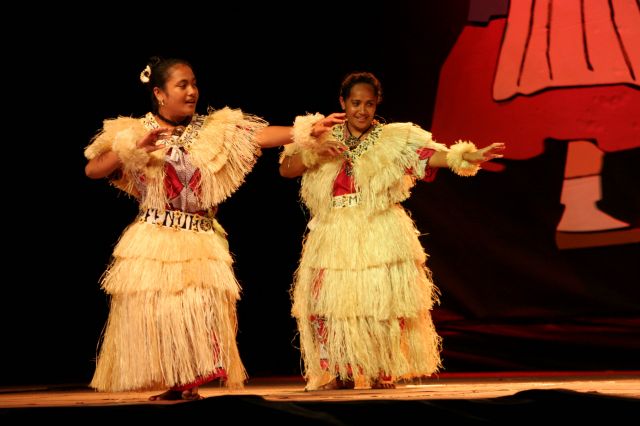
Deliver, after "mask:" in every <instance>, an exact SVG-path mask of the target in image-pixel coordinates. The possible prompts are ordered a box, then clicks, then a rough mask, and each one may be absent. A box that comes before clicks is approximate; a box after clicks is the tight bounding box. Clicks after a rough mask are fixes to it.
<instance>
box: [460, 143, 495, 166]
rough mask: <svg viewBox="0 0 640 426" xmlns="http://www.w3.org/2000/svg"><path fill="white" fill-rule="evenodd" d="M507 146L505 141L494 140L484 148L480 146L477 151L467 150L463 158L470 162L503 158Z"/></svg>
mask: <svg viewBox="0 0 640 426" xmlns="http://www.w3.org/2000/svg"><path fill="white" fill-rule="evenodd" d="M505 148H506V146H505V144H504V143H503V142H494V143H492V144H491V145H487V146H485V147H484V148H480V149H478V150H477V151H473V152H465V153H464V154H463V155H462V158H463V159H464V160H466V161H468V162H469V163H473V164H479V163H484V162H485V161H489V160H493V159H494V158H502V157H503V156H504V155H503V154H502V152H503V151H504V150H505Z"/></svg>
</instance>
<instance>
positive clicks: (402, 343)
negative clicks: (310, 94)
mask: <svg viewBox="0 0 640 426" xmlns="http://www.w3.org/2000/svg"><path fill="white" fill-rule="evenodd" d="M307 117H309V118H310V119H312V120H315V119H317V118H316V117H313V116H307ZM296 127H299V128H300V129H301V130H300V131H297V132H296V130H294V136H296V135H298V137H297V138H295V142H294V143H293V144H291V145H288V146H286V148H285V150H284V151H283V154H282V156H281V162H285V161H288V160H287V157H288V156H290V155H293V154H295V153H300V154H301V157H302V160H303V162H304V163H305V165H306V166H307V170H306V172H305V173H304V175H303V177H302V186H301V197H302V200H303V201H304V203H305V204H306V206H307V207H308V209H309V211H310V213H311V216H312V219H311V221H310V222H309V225H308V233H307V235H306V237H305V241H304V248H303V252H302V257H301V259H300V264H299V267H298V269H297V271H296V275H295V280H294V284H293V287H292V290H291V295H292V299H293V309H292V313H293V316H294V317H295V318H296V320H297V323H298V329H299V333H300V345H301V352H302V357H303V360H304V368H305V372H304V374H305V378H306V380H307V389H310V390H313V389H317V388H318V387H320V386H322V385H323V384H325V383H326V382H327V380H328V379H330V378H333V377H338V378H340V379H341V380H343V381H350V380H352V381H356V384H357V386H359V387H360V386H363V387H366V386H371V385H372V383H374V382H375V381H377V380H380V379H381V378H386V379H387V380H388V379H389V378H390V377H391V378H392V380H402V379H411V378H419V377H425V376H429V375H431V374H433V373H434V372H436V371H437V370H438V369H439V368H440V366H441V363H440V349H441V339H440V337H439V336H438V335H437V333H436V330H435V328H434V325H433V322H432V319H431V314H430V310H431V309H432V306H433V304H434V303H435V302H436V301H437V289H436V287H435V286H434V284H433V282H432V280H431V273H430V271H429V269H428V268H427V267H426V259H427V256H426V254H425V252H424V250H423V248H422V246H421V244H420V241H419V239H418V234H419V233H418V231H417V229H416V227H415V224H414V223H413V221H412V220H411V218H410V217H409V216H408V214H407V213H406V211H405V210H404V209H403V207H402V206H401V205H400V204H399V203H400V202H401V201H403V200H405V199H406V198H407V197H408V196H409V195H410V189H411V187H412V186H413V185H414V184H415V182H416V180H419V179H420V180H427V181H429V180H432V179H433V178H434V177H435V171H436V170H437V169H435V168H430V167H429V166H428V161H429V158H430V156H431V155H432V154H433V153H434V152H436V151H447V152H449V149H448V148H447V147H446V146H445V145H442V144H439V143H436V142H434V141H433V140H432V138H431V134H430V133H429V132H427V131H425V130H422V129H421V128H419V127H418V126H415V125H413V124H411V123H396V124H387V125H382V124H378V123H376V124H374V126H373V127H372V129H371V131H370V132H369V133H368V134H367V136H366V138H365V139H363V140H362V141H361V142H360V143H359V144H358V145H357V146H356V147H354V148H352V149H350V150H348V151H346V152H345V153H344V154H343V156H341V157H338V158H336V159H334V160H329V161H325V162H320V161H319V159H318V156H317V155H316V154H315V153H314V152H313V151H314V145H316V146H317V144H319V143H322V141H314V140H312V138H310V137H309V136H308V135H309V133H308V131H306V130H302V129H304V128H305V126H304V123H299V122H296ZM330 137H331V138H333V139H335V140H338V141H340V142H343V143H344V142H345V131H344V124H340V125H336V126H334V128H333V130H332V132H330ZM358 383H360V384H358Z"/></svg>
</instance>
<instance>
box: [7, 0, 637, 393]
mask: <svg viewBox="0 0 640 426" xmlns="http://www.w3.org/2000/svg"><path fill="white" fill-rule="evenodd" d="M157 8H158V6H151V5H148V7H147V8H146V10H136V11H133V10H131V9H130V8H128V7H127V8H125V7H120V6H116V5H110V6H109V7H108V9H107V8H105V10H103V11H100V12H96V11H93V12H88V11H85V10H74V11H65V10H64V9H60V7H56V8H55V9H53V8H52V9H50V10H48V9H40V10H39V11H38V15H37V16H34V17H33V18H32V19H30V20H29V22H28V23H25V25H24V26H23V27H22V30H21V31H20V32H19V33H16V34H13V35H7V37H9V38H8V40H12V38H11V37H13V39H14V40H16V41H18V40H19V41H20V43H8V46H7V52H8V53H9V54H8V55H7V56H8V57H9V58H15V59H14V60H12V61H8V62H7V63H6V64H5V73H7V74H8V76H7V77H6V78H5V89H6V91H5V93H6V94H7V97H10V99H14V100H17V103H13V105H16V104H17V107H16V108H17V109H19V111H13V112H12V113H11V116H12V117H14V118H15V120H16V123H17V124H13V125H12V126H10V128H11V130H10V131H9V132H7V133H9V135H8V136H9V137H7V138H6V139H7V141H9V140H11V141H14V142H13V143H12V144H11V145H9V144H7V145H5V152H4V160H5V161H4V164H5V166H6V167H5V178H6V180H5V191H6V192H5V193H6V198H5V200H7V203H6V204H5V205H6V207H7V210H6V211H5V216H6V221H5V232H4V235H5V239H4V241H5V251H4V253H5V255H4V257H5V260H4V270H5V274H4V279H3V285H4V287H5V290H6V291H5V292H4V295H3V296H2V317H1V318H0V319H1V320H2V323H1V325H0V333H1V334H0V337H1V341H2V358H1V359H0V361H2V363H1V364H0V365H1V367H0V369H1V370H0V371H1V376H0V384H4V385H9V384H11V385H16V384H29V383H71V382H72V383H88V381H89V380H90V378H91V375H92V374H93V369H94V366H95V364H94V358H95V356H96V353H97V343H98V340H99V337H100V333H101V331H102V327H103V326H104V323H105V321H106V318H107V314H108V299H107V297H106V295H105V294H104V293H103V292H102V291H101V290H100V288H99V279H100V276H101V274H102V272H103V271H104V270H105V268H106V266H107V264H108V262H109V259H110V254H111V250H112V249H113V246H114V245H115V243H116V242H117V239H118V236H119V235H120V233H121V232H122V230H124V228H125V227H126V226H127V224H128V223H129V222H130V221H131V220H132V219H133V217H134V216H135V214H136V210H137V205H136V203H135V202H134V200H132V199H129V198H127V197H126V196H124V195H123V194H121V193H119V192H118V191H117V190H116V189H114V188H112V187H110V186H109V185H108V183H107V182H106V181H105V180H97V181H92V180H90V179H88V178H86V177H85V175H84V165H85V161H86V160H85V159H84V156H83V149H84V147H85V146H86V145H87V144H88V143H89V141H90V139H91V137H92V136H93V135H94V134H95V133H96V132H97V131H98V130H99V129H100V128H101V126H102V120H103V119H105V118H112V117H115V116H118V115H132V116H140V115H143V114H144V113H146V112H147V111H148V109H149V99H148V98H147V94H146V92H145V91H144V88H143V86H142V84H141V83H140V82H139V79H138V76H139V73H140V71H141V70H142V69H143V68H144V66H145V65H146V61H147V58H148V57H149V56H151V55H162V56H177V57H181V58H186V59H188V60H189V61H191V63H192V65H193V66H194V68H195V71H196V75H197V77H198V79H199V86H200V91H201V93H200V103H199V110H200V112H205V110H206V107H207V106H211V107H214V108H221V107H224V106H230V107H234V108H242V109H243V110H244V111H246V112H250V113H252V114H256V115H259V116H262V117H264V118H265V119H266V120H268V121H269V122H270V123H271V124H275V125H290V124H291V123H292V121H293V119H294V117H295V116H296V115H299V114H304V113H306V112H316V111H319V112H322V113H325V114H328V113H330V112H333V111H337V110H338V109H339V103H338V87H339V84H340V81H341V79H342V77H343V76H344V75H345V74H346V73H348V72H350V71H353V70H368V71H372V72H374V73H375V74H376V75H377V76H378V77H379V78H380V79H381V81H382V83H383V87H384V102H383V104H382V105H381V106H380V108H379V110H378V114H379V115H381V116H382V117H384V118H385V119H386V120H387V121H388V122H393V121H412V122H415V123H417V124H419V125H421V126H423V127H424V128H427V129H429V128H430V125H431V117H432V113H433V107H434V103H435V97H436V89H437V83H438V73H439V69H440V66H441V65H442V63H443V61H444V60H445V59H446V56H447V53H448V51H449V49H450V48H451V47H452V45H453V44H454V43H455V40H456V37H457V35H458V34H459V32H460V31H461V29H462V26H463V25H464V24H465V22H466V19H467V11H468V2H466V1H462V0H456V1H447V2H407V3H406V4H405V3H403V2H384V3H383V4H379V3H376V2H364V3H358V4H357V5H349V4H340V3H338V4H332V3H331V2H329V3H317V4H314V5H313V7H312V6H310V5H309V6H296V7H293V6H287V7H285V6H277V5H273V4H269V5H267V4H266V3H265V4H263V5H261V6H254V5H251V6H250V5H248V4H238V5H237V6H230V5H226V6H224V7H220V6H215V5H213V4H209V5H208V6H207V7H203V6H199V5H192V4H190V3H189V4H180V5H176V6H175V8H172V9H166V8H163V9H162V10H158V9H157ZM92 10H95V9H92ZM70 13H72V14H75V16H78V15H77V14H78V13H79V14H80V16H82V18H77V17H74V18H71V17H70V16H71V14H70ZM27 36H29V37H32V38H31V39H30V40H34V41H31V42H29V43H28V44H27V43H26V42H24V40H26V39H28V37H27ZM14 49H15V52H14ZM14 53H15V54H14ZM8 128H9V126H7V127H6V128H5V129H8ZM7 133H5V135H7ZM435 137H436V139H437V135H435ZM507 142H508V141H507ZM278 152H279V151H278V150H277V149H271V150H265V151H264V152H263V156H262V157H261V158H260V160H259V161H258V164H257V166H256V167H255V169H254V170H253V171H252V172H251V173H250V174H249V175H248V177H247V180H246V183H245V184H244V185H243V186H242V187H241V188H240V189H239V190H238V191H237V192H236V193H235V194H234V195H233V196H232V197H231V198H230V199H229V200H227V201H226V202H225V203H224V204H222V206H221V208H220V210H219V216H218V219H219V221H220V223H221V224H222V225H223V227H225V229H226V230H227V232H228V233H229V243H230V248H231V251H232V253H233V255H234V258H235V260H236V263H235V270H236V273H237V277H238V279H239V281H240V283H241V284H242V286H243V294H242V299H241V301H240V302H239V304H238V315H239V333H238V342H239V347H240V353H241V356H242V358H243V360H244V362H245V365H246V367H247V370H248V373H249V375H250V376H254V377H255V376H265V375H296V374H300V361H299V352H298V350H297V342H296V334H295V323H294V321H293V319H292V318H291V316H290V299H289V294H288V291H289V286H290V284H291V280H292V275H293V272H294V270H295V268H296V263H297V261H298V257H299V253H300V248H301V241H302V236H303V233H304V229H305V225H306V221H307V219H308V217H307V213H306V211H305V210H304V209H303V207H302V206H301V204H300V203H299V200H298V189H299V182H298V181H297V180H287V179H284V178H281V177H280V176H279V174H278V170H277V168H278V164H277V157H278ZM565 155H566V146H564V145H562V144H553V145H550V146H549V147H548V149H547V150H546V151H545V154H544V155H542V156H540V157H538V158H535V159H533V160H528V161H510V160H501V162H502V163H503V164H505V165H506V166H507V167H506V170H505V172H503V173H491V172H486V173H481V174H480V175H478V176H477V177H475V178H473V179H461V178H459V177H456V176H454V175H453V174H451V173H450V172H448V171H446V170H443V171H440V172H439V176H438V178H437V179H436V181H435V182H434V183H432V184H421V185H419V186H418V187H416V189H415V190H414V193H413V197H412V198H411V199H410V200H409V201H407V202H406V203H405V205H406V207H407V208H408V209H409V210H410V211H411V212H412V214H413V218H414V219H415V221H416V223H417V225H418V228H419V229H420V230H421V232H423V233H424V234H423V235H422V237H421V240H422V242H423V244H424V246H425V249H426V250H427V252H428V253H429V254H430V256H431V257H430V258H429V263H428V265H429V266H430V268H431V269H432V270H433V274H434V279H435V282H436V284H437V285H438V287H439V288H440V290H441V291H442V297H441V302H442V303H441V305H439V306H438V307H437V308H436V309H435V310H434V319H435V321H436V327H437V328H438V330H439V331H440V333H441V334H442V336H443V337H444V353H443V356H444V367H445V371H480V370H554V369H562V370H576V369H582V370H593V369H600V370H601V369H605V370H612V369H613V370H615V369H638V367H639V366H638V359H640V357H639V355H640V343H639V341H640V339H638V338H639V337H640V333H638V329H639V326H638V324H639V322H638V318H640V290H638V278H637V273H636V272H633V271H634V270H635V268H636V266H637V264H638V260H640V255H639V253H640V251H639V250H638V247H637V245H627V246H618V247H608V248H594V249H580V250H570V251H564V252H561V251H559V250H558V249H557V248H556V246H555V242H554V230H555V225H556V224H557V222H558V220H559V218H560V215H561V213H562V206H561V205H560V204H559V201H558V200H559V193H560V185H561V182H562V173H563V165H564V156H565ZM540 170H545V173H540ZM630 182H632V181H630ZM636 184H637V182H636ZM525 189H526V190H525ZM354 255H356V254H354Z"/></svg>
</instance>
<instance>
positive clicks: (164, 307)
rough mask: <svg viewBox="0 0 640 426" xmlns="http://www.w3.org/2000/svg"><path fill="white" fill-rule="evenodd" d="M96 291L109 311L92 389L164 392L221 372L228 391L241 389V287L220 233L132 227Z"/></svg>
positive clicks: (124, 234)
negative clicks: (107, 297) (238, 340)
mask: <svg viewBox="0 0 640 426" xmlns="http://www.w3.org/2000/svg"><path fill="white" fill-rule="evenodd" d="M102 288H103V289H104V290H105V292H107V293H108V294H109V295H110V296H111V308H110V312H109V319H108V321H107V325H106V327H105V331H104V334H103V336H102V342H101V347H100V354H99V356H98V359H97V367H96V371H95V374H94V377H93V380H92V381H91V384H90V386H91V387H93V388H96V389H97V390H100V391H111V392H118V391H134V390H155V389H165V388H169V387H173V386H180V385H184V384H188V383H191V382H195V381H196V380H198V379H200V378H202V377H206V376H209V375H211V374H213V373H215V372H217V371H219V370H220V369H221V368H224V369H225V370H226V372H227V385H228V386H230V387H240V386H242V383H243V382H244V380H245V379H246V372H245V369H244V367H243V365H242V362H241V360H240V356H239V352H238V348H237V344H236V331H237V318H236V302H237V300H238V299H239V294H240V287H239V284H238V282H237V280H236V278H235V276H234V274H233V269H232V259H231V256H230V254H229V250H228V246H227V242H226V239H225V238H224V236H222V235H221V234H220V233H216V232H194V231H185V230H179V229H172V228H167V227H163V226H158V225H154V224H149V223H140V222H135V223H133V224H132V225H130V226H129V227H128V228H127V230H126V231H125V232H124V233H123V235H122V237H121V238H120V241H119V242H118V244H117V246H116V248H115V250H114V260H113V262H112V264H111V265H110V267H109V268H108V270H107V271H106V272H105V274H104V276H103V280H102Z"/></svg>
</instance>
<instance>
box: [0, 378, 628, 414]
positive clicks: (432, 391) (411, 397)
mask: <svg viewBox="0 0 640 426" xmlns="http://www.w3.org/2000/svg"><path fill="white" fill-rule="evenodd" d="M528 390H566V391H573V392H578V393H589V394H598V395H603V396H613V397H624V398H632V399H638V400H640V371H625V372H613V371H604V372H535V373H521V372H518V373H505V372H500V373H448V374H441V375H439V376H438V377H437V378H430V379H426V380H422V381H421V383H417V382H416V383H412V384H399V385H398V386H397V388H396V389H385V390H371V389H348V390H325V391H311V392H306V391H305V390H304V382H303V381H302V379H301V378H299V377H259V378H252V379H250V380H249V381H248V383H247V384H246V386H245V388H244V389H243V390H226V389H224V388H221V387H218V386H214V385H207V386H203V387H201V388H200V393H201V395H202V396H204V397H205V398H206V399H209V398H216V397H228V396H258V397H261V398H263V399H264V400H266V401H278V402H341V401H375V400H387V401H389V400H395V401H415V400H473V399H487V398H498V397H505V396H509V395H514V394H516V393H519V392H522V391H528ZM156 393H158V392H122V393H107V392H105V393H102V392H95V391H93V390H91V389H89V388H88V387H86V385H83V384H80V385H73V384H69V385H41V386H39V385H33V386H13V387H4V388H0V408H36V407H89V406H94V407H95V406H101V407H105V406H120V405H137V404H154V405H156V404H160V405H164V404H182V403H184V402H183V401H177V402H176V401H159V402H149V401H148V397H149V396H151V395H153V394H156Z"/></svg>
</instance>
